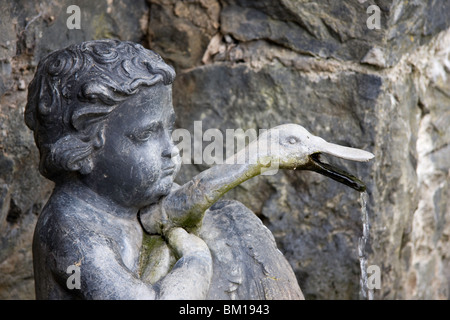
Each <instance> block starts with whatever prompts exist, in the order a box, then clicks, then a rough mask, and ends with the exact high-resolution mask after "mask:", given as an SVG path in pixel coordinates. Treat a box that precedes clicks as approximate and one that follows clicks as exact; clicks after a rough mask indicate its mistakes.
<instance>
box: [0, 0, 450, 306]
mask: <svg viewBox="0 0 450 320" xmlns="http://www.w3.org/2000/svg"><path fill="white" fill-rule="evenodd" d="M40 3H41V4H34V3H33V2H29V1H6V2H3V3H2V4H1V5H0V8H1V9H2V10H1V11H0V26H1V30H2V32H1V34H0V44H1V46H0V94H1V100H0V150H1V153H0V210H1V211H0V231H1V241H0V298H3V299H7V298H29V299H31V298H33V297H34V291H33V274H32V263H31V261H32V260H31V251H30V249H31V237H32V232H33V229H34V224H35V222H36V217H37V215H38V214H39V212H40V209H41V207H42V205H43V204H44V203H45V201H46V198H47V197H48V194H49V191H50V190H51V187H52V186H51V184H50V183H49V182H48V181H46V180H45V179H44V178H42V177H41V176H40V175H39V173H38V170H37V162H38V154H37V150H36V148H35V146H34V142H33V138H32V136H31V132H30V131H29V130H28V129H27V128H26V126H25V124H24V123H23V109H24V106H25V103H26V87H27V85H28V83H29V81H30V80H31V78H32V76H33V73H34V70H35V67H36V64H37V62H38V61H39V60H40V58H41V57H42V56H43V55H44V54H46V53H48V52H50V51H52V50H54V49H57V48H61V47H64V46H66V45H68V44H70V43H75V42H80V41H83V40H88V39H100V38H106V37H107V38H111V37H115V38H119V39H122V40H132V41H136V42H141V43H142V44H144V45H145V46H147V47H149V48H151V49H153V50H155V51H157V52H158V53H160V54H161V55H162V56H163V58H164V59H165V60H166V62H168V63H170V64H172V65H173V66H174V67H175V68H176V70H177V73H178V75H177V79H176V81H175V86H174V106H175V110H176V113H177V115H178V120H177V125H178V126H179V127H182V128H186V129H188V130H190V131H191V132H193V123H194V121H200V120H201V121H202V128H203V132H204V131H206V130H207V129H209V128H219V129H220V130H222V132H225V130H226V129H237V128H241V129H243V130H247V129H250V128H253V129H268V128H270V127H273V126H276V125H279V124H282V123H290V122H292V123H298V124H300V125H302V126H304V127H305V128H306V129H308V130H309V131H310V132H311V133H313V134H315V135H318V136H321V137H323V138H324V139H326V140H327V141H330V142H334V143H338V144H341V145H348V146H352V147H356V148H361V149H365V150H368V151H371V152H372V153H374V154H375V156H376V158H375V159H374V161H371V162H370V163H367V164H358V163H349V162H347V163H345V162H343V161H342V162H340V161H337V160H336V159H330V161H332V162H336V163H337V164H340V165H341V166H342V167H345V168H346V170H347V171H349V172H351V173H353V174H355V175H356V176H359V177H361V178H362V180H363V181H365V182H366V183H367V192H368V194H369V201H368V212H369V219H370V222H371V229H370V240H369V247H368V248H367V250H368V265H376V266H378V267H379V268H380V276H381V287H380V288H376V289H375V290H374V294H375V298H376V299H407V298H414V299H422V298H426V299H448V298H449V296H450V293H449V291H450V271H449V270H450V257H449V254H448V253H449V252H450V240H449V236H450V223H449V221H448V220H449V219H448V217H449V214H450V209H449V208H450V204H449V200H448V199H450V186H449V181H450V179H449V178H450V171H449V170H450V148H449V143H450V131H449V130H448V127H449V125H450V95H449V92H450V56H449V54H450V49H449V48H450V29H449V27H450V4H448V3H447V2H445V1H437V0H418V1H414V2H405V1H400V0H398V1H384V0H379V1H364V0H358V1H357V0H352V1H325V0H323V1H322V0H317V1H314V2H307V1H294V0H277V1H273V0H270V1H269V0H261V1H248V0H220V1H219V0H192V1H172V0H148V1H147V2H145V1H131V0H122V1H98V2H93V1H79V2H78V6H79V7H80V11H81V29H79V30H77V29H73V30H70V29H68V28H67V26H66V20H67V18H68V17H69V16H70V13H67V12H66V10H67V7H68V6H69V5H70V4H71V3H70V1H43V2H40ZM204 168H206V165H185V166H184V167H183V168H182V171H181V173H182V174H181V175H180V176H179V178H178V180H179V181H178V182H180V183H183V182H185V181H187V180H188V179H189V178H190V177H191V176H193V175H194V174H196V173H198V172H199V171H201V170H203V169H204ZM227 197H228V198H229V199H236V200H239V201H241V202H242V203H244V204H245V205H246V206H247V207H249V208H250V209H251V210H253V211H254V212H255V213H256V214H257V215H258V216H259V217H260V218H261V219H262V220H263V222H264V223H265V224H266V226H267V227H268V228H269V229H270V230H271V231H272V233H273V234H274V236H275V239H276V241H277V243H278V246H279V248H280V250H281V251H282V252H283V253H284V254H285V256H286V257H287V258H288V260H289V262H290V263H291V265H292V267H293V268H294V271H295V273H296V276H297V279H298V281H299V283H300V286H301V288H302V291H303V293H304V294H305V297H306V298H307V299H358V298H359V289H360V288H359V274H360V270H359V262H358V252H357V247H358V238H359V237H360V236H361V235H362V225H361V206H360V199H359V194H357V192H355V191H353V190H351V189H349V188H347V187H345V186H343V185H341V184H338V183H337V182H334V181H332V180H330V179H328V178H326V177H323V176H320V175H318V174H316V173H312V172H306V171H303V172H302V171H299V172H298V171H289V172H279V173H278V174H276V175H274V176H261V177H258V178H255V179H252V180H250V181H247V182H246V183H244V184H243V185H241V186H240V187H238V188H237V189H235V190H232V191H231V192H230V193H229V194H228V195H227Z"/></svg>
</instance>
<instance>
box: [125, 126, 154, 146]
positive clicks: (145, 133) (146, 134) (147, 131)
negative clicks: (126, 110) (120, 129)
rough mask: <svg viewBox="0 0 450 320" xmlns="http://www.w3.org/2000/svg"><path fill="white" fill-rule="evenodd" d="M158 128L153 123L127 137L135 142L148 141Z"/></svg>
mask: <svg viewBox="0 0 450 320" xmlns="http://www.w3.org/2000/svg"><path fill="white" fill-rule="evenodd" d="M158 127H159V124H158V123H153V124H151V125H150V126H148V127H146V128H141V129H138V130H135V131H133V132H132V133H130V134H129V135H128V137H129V138H131V139H133V140H135V141H137V142H144V141H147V140H149V139H150V138H151V137H152V136H153V135H154V134H156V132H157V130H158Z"/></svg>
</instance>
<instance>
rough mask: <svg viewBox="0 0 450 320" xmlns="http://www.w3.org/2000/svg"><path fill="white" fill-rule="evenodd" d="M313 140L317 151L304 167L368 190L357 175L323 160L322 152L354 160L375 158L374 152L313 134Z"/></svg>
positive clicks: (312, 142) (351, 185) (350, 185)
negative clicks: (321, 157) (341, 144)
mask: <svg viewBox="0 0 450 320" xmlns="http://www.w3.org/2000/svg"><path fill="white" fill-rule="evenodd" d="M311 140H312V141H311V146H312V150H314V151H315V152H314V153H312V154H311V155H310V156H309V162H308V164H307V165H306V166H305V167H304V169H306V170H311V171H315V172H318V173H320V174H323V175H324V176H327V177H329V178H331V179H333V180H336V181H338V182H341V183H343V184H345V185H347V186H349V187H350V188H353V189H355V190H357V191H359V192H364V191H365V190H366V185H365V184H364V182H362V181H361V180H359V179H358V178H357V177H355V176H353V175H351V174H349V173H347V172H345V171H344V170H342V169H340V168H338V167H336V166H334V165H331V164H328V163H323V162H321V161H320V154H321V153H325V154H329V155H332V156H335V157H338V158H342V159H346V160H352V161H369V160H371V159H373V158H374V155H373V154H372V153H370V152H367V151H364V150H361V149H355V148H349V147H344V146H340V145H338V144H333V143H329V142H326V141H325V140H324V139H322V138H320V137H314V136H313V137H312V138H311Z"/></svg>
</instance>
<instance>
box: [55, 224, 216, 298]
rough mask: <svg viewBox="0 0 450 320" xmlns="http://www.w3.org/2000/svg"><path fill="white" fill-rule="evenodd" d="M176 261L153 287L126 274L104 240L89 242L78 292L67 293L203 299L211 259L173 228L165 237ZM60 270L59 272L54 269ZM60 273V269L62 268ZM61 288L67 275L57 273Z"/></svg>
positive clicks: (195, 239) (201, 246)
mask: <svg viewBox="0 0 450 320" xmlns="http://www.w3.org/2000/svg"><path fill="white" fill-rule="evenodd" d="M166 236H167V239H168V243H169V245H170V246H171V247H172V248H173V249H174V250H175V252H176V254H177V255H178V257H179V259H178V261H177V262H176V264H175V266H174V267H173V268H172V270H171V271H170V272H169V273H168V274H167V275H166V276H165V277H163V278H162V279H161V280H159V281H158V282H157V283H155V284H154V285H151V284H149V283H145V282H144V281H142V280H141V279H140V278H139V277H138V275H137V274H135V273H133V272H132V271H131V270H129V269H128V268H127V267H126V266H125V265H124V263H123V262H122V260H121V258H120V255H119V253H118V251H117V250H115V248H114V247H113V246H111V243H110V242H108V241H107V240H102V239H95V240H93V241H91V244H90V248H89V250H83V252H84V256H83V259H82V260H81V264H80V279H81V288H80V289H72V290H71V293H73V294H74V295H76V296H78V297H80V298H82V299H95V300H100V299H102V300H103V299H117V300H118V299H127V300H131V299H143V300H144V299H149V300H155V299H157V300H159V299H205V298H206V294H207V293H208V289H209V285H210V282H211V277H212V258H211V254H210V251H209V249H208V247H207V246H206V244H205V243H204V242H203V240H201V239H200V238H198V237H196V236H194V235H192V234H188V233H187V232H186V231H185V230H183V229H181V228H174V229H172V230H171V231H170V232H168V234H167V235H166ZM58 269H61V268H58ZM62 270H64V268H62ZM57 277H59V281H58V282H60V283H61V284H65V281H66V279H67V277H68V275H67V274H62V273H61V272H59V275H58V276H57Z"/></svg>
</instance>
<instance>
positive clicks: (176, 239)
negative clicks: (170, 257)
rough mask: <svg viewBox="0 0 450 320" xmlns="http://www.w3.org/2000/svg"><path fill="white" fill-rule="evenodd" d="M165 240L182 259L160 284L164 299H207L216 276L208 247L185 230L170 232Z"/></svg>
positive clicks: (173, 229) (172, 230)
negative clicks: (213, 276)
mask: <svg viewBox="0 0 450 320" xmlns="http://www.w3.org/2000/svg"><path fill="white" fill-rule="evenodd" d="M166 238H167V239H168V242H169V245H170V246H171V247H172V249H173V250H174V251H175V254H176V255H177V256H178V258H179V259H178V261H177V263H176V264H175V266H174V267H173V269H172V270H171V271H170V273H169V274H168V275H167V276H166V277H165V278H164V279H163V280H162V282H161V285H160V295H161V298H162V299H179V298H180V297H182V298H183V299H188V300H189V299H206V296H207V294H208V291H209V286H210V284H211V279H212V272H213V267H212V266H213V262H212V257H211V252H210V251H209V248H208V246H207V245H206V243H205V242H204V241H203V240H202V239H200V238H199V237H197V236H195V235H193V234H191V233H188V232H186V230H184V229H182V228H172V229H170V230H169V231H168V232H167V233H166Z"/></svg>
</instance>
